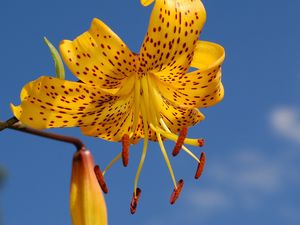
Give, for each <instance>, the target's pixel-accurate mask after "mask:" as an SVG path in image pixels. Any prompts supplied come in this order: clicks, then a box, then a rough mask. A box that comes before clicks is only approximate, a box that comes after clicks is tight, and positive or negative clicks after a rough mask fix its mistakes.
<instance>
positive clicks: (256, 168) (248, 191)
mask: <svg viewBox="0 0 300 225" xmlns="http://www.w3.org/2000/svg"><path fill="white" fill-rule="evenodd" d="M283 171H284V170H283V169H282V164H281V163H278V162H277V159H270V158H267V157H265V156H264V155H262V154H260V153H259V151H257V150H256V151H255V150H253V149H248V150H247V151H245V150H243V151H239V152H237V153H236V154H235V155H232V156H231V157H228V158H223V161H222V162H217V163H214V164H212V165H210V167H209V170H207V171H206V173H207V174H206V177H207V179H209V183H211V184H212V186H213V187H214V188H213V189H212V190H201V189H200V188H199V189H197V190H190V194H191V196H193V197H189V198H188V199H187V201H188V203H189V204H193V205H197V206H198V207H199V208H201V210H205V211H206V212H207V211H208V210H212V211H214V210H222V209H224V210H225V209H227V208H228V207H229V206H232V207H244V208H249V207H258V206H259V205H260V203H261V201H262V200H263V199H262V196H268V195H271V194H273V193H275V192H277V191H279V190H280V189H281V187H282V185H283V184H284V182H285V174H284V172H283ZM215 187H219V189H215Z"/></svg>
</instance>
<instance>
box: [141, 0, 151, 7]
mask: <svg viewBox="0 0 300 225" xmlns="http://www.w3.org/2000/svg"><path fill="white" fill-rule="evenodd" d="M152 2H154V0H141V4H142V5H143V6H148V5H150V4H151V3H152Z"/></svg>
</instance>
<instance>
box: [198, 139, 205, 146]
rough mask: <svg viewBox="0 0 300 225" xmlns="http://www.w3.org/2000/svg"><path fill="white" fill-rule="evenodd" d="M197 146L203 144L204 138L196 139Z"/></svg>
mask: <svg viewBox="0 0 300 225" xmlns="http://www.w3.org/2000/svg"><path fill="white" fill-rule="evenodd" d="M198 144H199V147H203V146H204V144H205V140H204V139H203V138H200V139H198Z"/></svg>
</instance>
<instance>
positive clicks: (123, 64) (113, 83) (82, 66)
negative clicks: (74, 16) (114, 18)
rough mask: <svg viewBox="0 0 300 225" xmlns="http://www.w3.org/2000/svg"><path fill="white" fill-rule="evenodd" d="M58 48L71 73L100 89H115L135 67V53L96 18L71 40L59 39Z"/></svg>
mask: <svg viewBox="0 0 300 225" xmlns="http://www.w3.org/2000/svg"><path fill="white" fill-rule="evenodd" d="M60 51H61V54H62V57H63V59H64V61H65V63H66V64H67V66H68V67H69V69H70V70H71V71H72V72H73V74H74V75H75V76H77V77H78V78H79V79H80V80H81V81H83V82H84V83H86V84H90V85H92V86H97V87H100V88H108V89H111V88H119V87H120V86H121V85H122V84H124V82H125V80H126V78H127V77H129V76H130V75H131V74H132V73H133V72H134V71H135V67H136V65H135V64H136V60H137V56H136V55H134V54H133V53H132V52H131V51H130V50H129V49H128V47H127V46H126V45H125V43H124V42H123V41H122V40H121V39H120V38H119V37H118V36H117V35H116V34H115V33H114V32H113V31H112V30H111V29H110V28H109V27H108V26H106V25H105V24H104V23H103V22H102V21H100V20H99V19H94V20H93V21H92V24H91V28H90V29H89V31H87V32H85V33H83V34H82V35H80V36H79V37H77V38H76V39H75V40H74V41H68V40H64V41H62V42H61V44H60Z"/></svg>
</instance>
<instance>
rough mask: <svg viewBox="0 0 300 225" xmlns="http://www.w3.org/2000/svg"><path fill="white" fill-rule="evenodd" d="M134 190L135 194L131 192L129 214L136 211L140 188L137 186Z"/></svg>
mask: <svg viewBox="0 0 300 225" xmlns="http://www.w3.org/2000/svg"><path fill="white" fill-rule="evenodd" d="M135 192H136V195H135V193H134V192H133V196H132V200H131V203H130V212H131V214H134V213H135V212H136V208H137V204H138V201H139V199H140V197H141V192H142V190H141V189H140V188H137V189H136V191H135Z"/></svg>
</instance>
